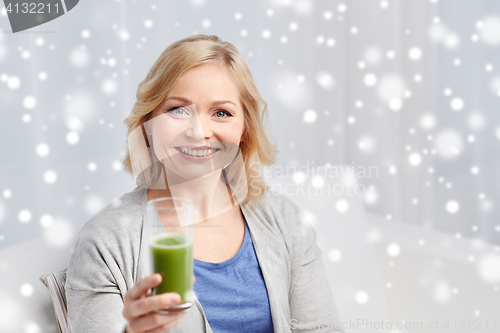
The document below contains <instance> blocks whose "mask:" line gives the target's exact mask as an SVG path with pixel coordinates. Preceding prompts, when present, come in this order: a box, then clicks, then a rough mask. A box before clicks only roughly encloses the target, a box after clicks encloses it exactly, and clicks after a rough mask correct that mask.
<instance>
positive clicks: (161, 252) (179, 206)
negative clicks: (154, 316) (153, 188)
mask: <svg viewBox="0 0 500 333" xmlns="http://www.w3.org/2000/svg"><path fill="white" fill-rule="evenodd" d="M146 223H147V228H146V239H147V240H148V245H149V253H150V272H151V274H154V273H160V274H161V276H162V282H161V283H160V284H159V285H158V286H157V287H155V288H153V291H152V294H153V295H158V294H163V293H168V292H176V293H178V294H179V295H180V296H181V301H180V303H179V304H176V305H173V306H170V307H168V308H164V309H161V310H157V312H159V313H165V314H166V313H171V312H176V311H182V310H185V309H188V308H189V307H191V305H192V304H193V301H194V293H193V202H192V201H191V200H190V199H187V198H181V197H164V198H158V199H154V200H149V201H148V202H147V204H146Z"/></svg>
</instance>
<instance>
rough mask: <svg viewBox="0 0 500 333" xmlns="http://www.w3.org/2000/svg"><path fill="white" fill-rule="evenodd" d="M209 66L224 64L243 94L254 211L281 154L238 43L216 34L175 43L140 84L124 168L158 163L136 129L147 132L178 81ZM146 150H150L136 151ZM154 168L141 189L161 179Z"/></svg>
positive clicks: (130, 170)
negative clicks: (143, 161)
mask: <svg viewBox="0 0 500 333" xmlns="http://www.w3.org/2000/svg"><path fill="white" fill-rule="evenodd" d="M206 63H219V64H221V65H223V66H224V67H225V68H226V69H227V73H228V74H229V76H230V77H231V78H232V80H233V82H234V83H235V85H236V86H237V88H238V91H239V98H240V102H241V105H242V106H243V111H244V124H245V125H244V132H243V135H242V142H241V143H240V150H241V154H242V157H243V163H244V168H245V176H246V182H245V184H246V185H247V187H248V193H247V196H246V198H245V201H244V203H245V204H246V203H249V204H250V206H251V208H252V209H254V208H255V206H256V205H257V202H258V201H259V199H260V197H261V195H263V194H264V192H266V191H267V190H268V189H269V187H268V185H267V184H266V182H265V180H264V174H263V171H264V168H265V167H266V166H271V165H272V164H274V162H275V161H276V155H277V153H278V150H277V148H276V145H275V144H272V143H271V142H270V140H269V138H268V134H267V133H266V129H265V121H266V117H267V103H266V102H265V101H264V100H263V98H262V97H261V95H260V93H259V91H258V90H257V87H256V86H255V83H254V81H253V77H252V74H251V73H250V70H249V69H248V66H247V65H246V63H245V61H244V60H243V58H242V57H241V56H240V55H239V53H238V51H237V50H236V48H235V47H234V45H233V44H231V43H229V42H224V41H222V40H221V39H220V38H219V37H217V36H215V35H210V36H207V35H203V34H199V35H194V36H190V37H187V38H184V39H181V40H179V41H177V42H175V43H173V44H171V45H170V46H168V47H167V48H166V49H165V50H164V51H163V53H162V54H161V55H160V57H159V58H158V59H157V60H156V62H155V64H154V65H153V67H152V68H151V70H150V71H149V73H148V75H147V76H146V78H145V79H144V80H142V81H141V82H140V83H139V87H138V88H137V95H136V96H137V101H136V102H135V104H134V107H133V108H132V111H131V112H130V114H129V115H128V116H127V118H126V119H125V120H124V122H123V123H124V124H125V125H126V126H127V130H128V131H127V134H128V141H127V149H126V156H125V159H124V160H123V167H124V169H125V171H126V172H127V173H129V174H131V175H133V176H135V174H134V166H135V165H133V161H131V154H130V153H132V155H136V154H138V155H142V156H147V155H149V158H150V159H151V160H154V159H155V156H152V155H154V154H151V153H150V152H149V153H148V152H147V148H146V147H145V146H144V144H142V145H141V144H136V143H135V142H134V140H146V141H147V139H146V138H145V136H146V133H145V132H144V131H134V130H135V129H138V127H139V126H141V127H143V124H144V122H146V121H148V120H149V119H151V115H152V111H153V110H154V109H155V108H156V107H157V106H158V105H159V104H160V103H161V102H162V101H163V100H164V98H165V97H166V96H167V95H168V93H169V92H170V90H171V89H172V88H173V87H174V85H175V84H176V82H177V80H178V79H179V78H180V77H181V76H182V75H183V74H184V73H185V72H186V71H187V70H189V69H190V68H192V67H194V66H197V65H201V64H206ZM133 132H134V133H142V138H141V135H133V134H134V133H133ZM141 148H142V150H144V149H146V151H145V152H144V151H142V152H137V151H133V150H134V149H136V150H138V149H141ZM144 154H146V155H144ZM157 161H158V160H157ZM151 165H152V166H151V167H150V168H147V169H146V170H144V171H143V172H142V173H141V177H138V179H137V185H138V186H137V188H136V189H138V188H142V187H147V186H149V185H150V184H151V183H152V181H153V180H154V179H156V177H157V176H159V175H160V172H161V170H160V167H158V163H151ZM226 169H228V170H227V172H226V175H227V178H229V180H230V181H232V176H233V175H232V172H231V170H230V167H228V168H226ZM226 184H227V182H226Z"/></svg>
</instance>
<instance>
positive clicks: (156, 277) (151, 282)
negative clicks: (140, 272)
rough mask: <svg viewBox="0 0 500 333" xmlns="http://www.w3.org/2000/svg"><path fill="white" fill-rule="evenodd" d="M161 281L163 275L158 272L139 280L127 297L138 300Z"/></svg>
mask: <svg viewBox="0 0 500 333" xmlns="http://www.w3.org/2000/svg"><path fill="white" fill-rule="evenodd" d="M160 283H161V275H160V274H158V273H155V274H151V275H150V276H147V277H145V278H144V279H142V280H140V281H139V282H137V283H136V284H135V285H134V286H133V287H132V288H131V289H130V290H129V291H127V293H126V294H125V297H128V298H129V299H130V300H136V299H139V298H141V296H142V295H145V294H146V292H147V291H148V289H149V288H154V287H156V286H157V285H159V284H160Z"/></svg>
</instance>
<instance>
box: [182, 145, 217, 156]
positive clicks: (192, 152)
mask: <svg viewBox="0 0 500 333" xmlns="http://www.w3.org/2000/svg"><path fill="white" fill-rule="evenodd" d="M175 149H177V150H178V151H180V152H181V153H182V154H185V155H188V156H193V157H207V156H209V155H212V154H214V153H216V152H218V151H219V150H220V149H219V148H210V149H194V148H186V147H175Z"/></svg>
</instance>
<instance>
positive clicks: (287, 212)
mask: <svg viewBox="0 0 500 333" xmlns="http://www.w3.org/2000/svg"><path fill="white" fill-rule="evenodd" d="M256 209H257V210H259V211H262V212H264V213H265V214H269V215H273V216H274V217H276V218H280V219H284V218H287V217H291V216H292V217H296V218H300V215H301V210H300V208H299V206H298V205H297V204H296V203H295V202H293V201H292V200H291V199H290V198H288V197H286V196H285V195H283V194H281V193H279V192H277V191H275V190H273V189H269V190H267V191H266V192H264V194H262V196H261V198H260V199H259V202H258V204H257V206H256Z"/></svg>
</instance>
